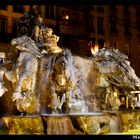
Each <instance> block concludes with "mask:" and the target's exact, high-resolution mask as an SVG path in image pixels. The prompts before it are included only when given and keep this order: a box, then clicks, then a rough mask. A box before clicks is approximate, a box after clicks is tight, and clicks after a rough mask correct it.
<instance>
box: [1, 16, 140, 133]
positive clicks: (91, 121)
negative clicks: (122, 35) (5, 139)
mask: <svg viewBox="0 0 140 140" xmlns="http://www.w3.org/2000/svg"><path fill="white" fill-rule="evenodd" d="M26 16H27V15H24V17H23V18H21V19H20V21H18V23H17V25H19V27H20V29H19V30H18V34H17V37H15V38H14V39H12V40H11V45H12V46H11V47H13V48H14V50H16V52H17V54H16V56H17V58H15V61H8V62H9V63H8V64H3V65H2V66H1V67H0V68H1V69H0V72H1V73H0V96H1V100H2V103H1V106H2V112H1V120H0V124H1V125H0V126H1V127H0V132H1V134H20V135H22V134H28V135H31V134H37V135H44V134H45V135H49V134H69V135H70V134H72V135H73V134H76V135H82V134H109V133H118V132H123V131H127V130H128V129H132V128H135V127H138V124H139V123H140V120H139V117H140V113H139V112H138V111H132V110H130V111H129V110H127V111H126V110H125V111H121V110H120V106H121V102H120V101H121V100H120V98H119V97H120V95H124V96H126V97H128V98H129V100H130V102H133V103H134V104H133V106H134V107H140V103H139V101H138V100H136V99H135V98H134V97H133V96H132V94H131V93H132V92H134V91H137V90H140V79H139V78H138V77H137V76H136V74H135V72H134V70H133V69H132V67H131V66H130V63H129V61H128V57H127V56H126V55H124V54H122V53H121V52H119V51H118V50H116V49H114V48H111V47H108V48H103V49H100V50H98V48H94V49H93V48H92V50H91V51H92V52H93V54H92V56H91V57H86V56H85V57H80V56H76V55H73V54H71V52H70V50H69V49H62V48H61V47H59V46H58V45H57V43H58V41H59V37H58V36H57V35H55V34H53V30H52V29H51V28H48V27H46V26H45V25H43V22H42V17H41V16H40V15H28V16H27V17H26ZM32 20H33V21H36V24H35V25H34V24H32V23H33V22H32ZM21 23H22V24H21ZM23 23H24V24H23ZM21 25H22V26H21ZM29 25H30V26H29ZM29 27H31V29H30V30H28V28H29ZM96 47H97V46H96ZM11 60H12V58H11ZM5 63H6V62H5ZM128 116H129V117H128ZM126 118H127V119H126ZM132 120H133V121H132Z"/></svg>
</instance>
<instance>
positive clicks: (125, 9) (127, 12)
mask: <svg viewBox="0 0 140 140" xmlns="http://www.w3.org/2000/svg"><path fill="white" fill-rule="evenodd" d="M123 13H124V14H127V15H128V14H130V11H129V6H126V5H125V6H123Z"/></svg>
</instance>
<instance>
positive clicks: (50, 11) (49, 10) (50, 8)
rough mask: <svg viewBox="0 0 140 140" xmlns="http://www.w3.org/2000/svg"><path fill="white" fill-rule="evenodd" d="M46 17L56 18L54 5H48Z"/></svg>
mask: <svg viewBox="0 0 140 140" xmlns="http://www.w3.org/2000/svg"><path fill="white" fill-rule="evenodd" d="M45 16H46V18H49V19H54V18H55V13H54V5H46V15H45Z"/></svg>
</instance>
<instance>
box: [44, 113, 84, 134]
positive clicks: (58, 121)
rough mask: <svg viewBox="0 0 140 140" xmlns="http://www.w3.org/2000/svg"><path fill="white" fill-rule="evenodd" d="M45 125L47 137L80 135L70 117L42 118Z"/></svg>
mask: <svg viewBox="0 0 140 140" xmlns="http://www.w3.org/2000/svg"><path fill="white" fill-rule="evenodd" d="M44 120H45V122H46V124H47V128H46V133H47V134H48V135H78V134H82V133H81V132H80V131H78V130H76V129H75V128H74V126H73V124H72V121H71V119H70V117H67V116H64V117H62V116H61V117H44Z"/></svg>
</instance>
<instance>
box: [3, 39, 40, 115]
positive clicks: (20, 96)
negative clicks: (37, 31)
mask: <svg viewBox="0 0 140 140" xmlns="http://www.w3.org/2000/svg"><path fill="white" fill-rule="evenodd" d="M11 44H12V45H13V46H15V47H16V48H17V49H18V50H19V51H20V54H19V57H18V59H17V61H16V64H15V67H14V68H13V69H12V70H11V71H7V72H5V76H6V78H7V79H8V80H9V81H11V83H12V87H13V91H14V92H13V97H12V98H13V101H14V102H15V103H16V106H17V109H18V110H19V111H20V112H26V113H30V114H32V113H35V112H38V111H39V101H38V99H37V96H36V93H35V86H36V75H37V70H38V60H37V59H38V58H39V57H41V55H40V52H39V49H38V48H37V46H36V44H35V42H34V41H33V40H32V39H31V38H30V37H27V36H22V37H19V38H15V39H13V40H12V41H11Z"/></svg>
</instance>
